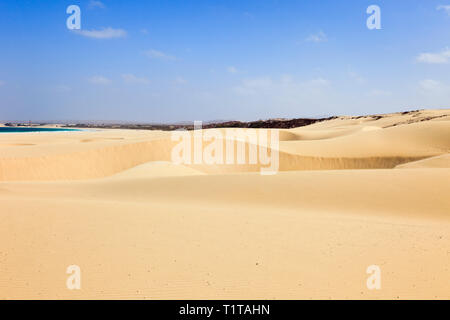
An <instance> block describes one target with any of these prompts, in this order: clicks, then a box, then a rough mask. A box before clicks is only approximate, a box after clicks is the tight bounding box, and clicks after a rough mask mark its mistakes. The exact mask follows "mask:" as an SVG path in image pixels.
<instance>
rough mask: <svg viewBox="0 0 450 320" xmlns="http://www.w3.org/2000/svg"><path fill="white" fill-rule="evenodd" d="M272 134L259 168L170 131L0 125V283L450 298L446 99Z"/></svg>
mask: <svg viewBox="0 0 450 320" xmlns="http://www.w3.org/2000/svg"><path fill="white" fill-rule="evenodd" d="M279 136H280V145H279V151H280V172H279V173H278V174H276V175H271V176H263V175H260V174H259V173H258V171H259V169H260V166H259V165H248V164H247V165H238V164H236V165H206V164H200V165H176V164H174V163H172V162H171V150H172V147H173V146H174V142H173V141H171V139H170V133H169V132H159V131H131V130H98V131H88V132H60V133H32V134H0V204H1V211H2V213H1V216H2V223H1V224H0V243H1V247H0V268H1V270H2V272H0V298H9V299H11V298H12V299H29V298H43V299H54V298H65V299H71V298H74V299H78V298H86V299H99V298H107V299H117V298H145V299H174V298H178V299H227V298H237V299H260V298H269V299H306V298H319V299H329V298H334V299H337V298H340V299H347V298H356V299H369V298H377V299H378V298H383V299H397V298H405V299H416V298H422V299H434V298H443V299H449V298H450V290H449V288H448V280H449V279H450V249H449V248H450V197H449V196H448V194H449V191H450V162H449V154H450V110H423V111H418V112H411V113H403V114H401V113H397V114H389V115H377V116H367V117H339V118H337V119H333V120H329V121H324V122H320V123H316V124H313V125H311V126H307V127H300V128H295V129H291V130H280V131H279ZM204 147H205V146H204ZM249 148H251V145H249V144H248V143H247V144H246V153H247V156H248V152H249ZM273 151H274V150H272V152H273ZM356 169H358V170H356ZM73 264H75V265H79V266H80V268H81V270H82V289H81V290H73V291H72V290H68V289H67V288H66V279H67V277H68V275H67V274H66V272H65V271H66V268H67V266H69V265H73ZM369 265H379V266H380V268H381V272H382V289H381V290H369V289H368V288H367V287H366V279H367V277H368V275H367V274H366V268H367V267H368V266H369Z"/></svg>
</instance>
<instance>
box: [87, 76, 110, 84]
mask: <svg viewBox="0 0 450 320" xmlns="http://www.w3.org/2000/svg"><path fill="white" fill-rule="evenodd" d="M88 80H89V82H90V83H92V84H95V85H108V84H110V83H111V82H112V81H111V80H110V79H108V78H106V77H104V76H93V77H90V78H89V79H88Z"/></svg>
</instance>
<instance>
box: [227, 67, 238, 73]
mask: <svg viewBox="0 0 450 320" xmlns="http://www.w3.org/2000/svg"><path fill="white" fill-rule="evenodd" d="M227 71H228V72H229V73H238V69H237V68H236V67H233V66H230V67H228V68H227Z"/></svg>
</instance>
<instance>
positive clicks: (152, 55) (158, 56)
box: [145, 49, 176, 60]
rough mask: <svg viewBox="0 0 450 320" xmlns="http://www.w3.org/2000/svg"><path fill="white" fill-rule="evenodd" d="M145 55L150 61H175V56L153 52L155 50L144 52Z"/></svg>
mask: <svg viewBox="0 0 450 320" xmlns="http://www.w3.org/2000/svg"><path fill="white" fill-rule="evenodd" d="M145 55H146V56H147V57H149V58H151V59H160V60H176V57H175V56H172V55H169V54H166V53H164V52H161V51H158V50H155V49H150V50H147V51H145Z"/></svg>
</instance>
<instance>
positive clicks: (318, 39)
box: [305, 31, 328, 43]
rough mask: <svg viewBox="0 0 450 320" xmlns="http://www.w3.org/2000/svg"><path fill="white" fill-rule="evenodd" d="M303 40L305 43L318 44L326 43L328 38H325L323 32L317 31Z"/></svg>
mask: <svg viewBox="0 0 450 320" xmlns="http://www.w3.org/2000/svg"><path fill="white" fill-rule="evenodd" d="M305 40H306V41H307V42H314V43H320V42H326V41H328V37H327V35H326V34H325V33H324V32H322V31H319V32H318V33H316V34H311V35H309V36H308V37H307V38H306V39H305Z"/></svg>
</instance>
